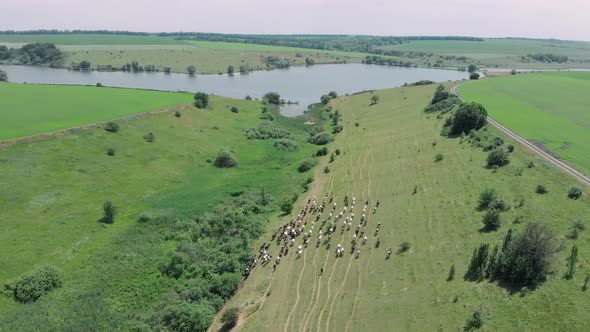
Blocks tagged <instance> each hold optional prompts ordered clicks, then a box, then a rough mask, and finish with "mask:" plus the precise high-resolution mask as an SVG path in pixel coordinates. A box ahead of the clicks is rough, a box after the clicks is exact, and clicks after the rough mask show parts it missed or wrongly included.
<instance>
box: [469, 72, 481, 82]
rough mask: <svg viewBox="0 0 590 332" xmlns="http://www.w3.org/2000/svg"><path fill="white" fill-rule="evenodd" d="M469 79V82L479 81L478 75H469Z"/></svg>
mask: <svg viewBox="0 0 590 332" xmlns="http://www.w3.org/2000/svg"><path fill="white" fill-rule="evenodd" d="M469 79H470V80H478V79H479V73H473V74H469Z"/></svg>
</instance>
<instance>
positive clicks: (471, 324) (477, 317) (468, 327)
mask: <svg viewBox="0 0 590 332" xmlns="http://www.w3.org/2000/svg"><path fill="white" fill-rule="evenodd" d="M482 326H483V318H482V317H481V312H480V311H479V310H475V311H474V312H473V315H472V316H471V318H469V319H468V320H467V322H466V323H465V326H464V327H463V331H465V332H469V331H473V330H477V329H480V328H481V327H482Z"/></svg>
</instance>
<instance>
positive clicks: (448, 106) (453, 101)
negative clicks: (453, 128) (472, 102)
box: [424, 97, 461, 114]
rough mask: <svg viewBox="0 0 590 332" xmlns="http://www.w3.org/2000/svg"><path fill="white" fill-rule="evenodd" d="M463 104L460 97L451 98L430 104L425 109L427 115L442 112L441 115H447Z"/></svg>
mask: <svg viewBox="0 0 590 332" xmlns="http://www.w3.org/2000/svg"><path fill="white" fill-rule="evenodd" d="M459 104H461V99H459V98H458V97H449V98H447V99H444V100H442V101H439V102H437V103H434V104H430V105H428V106H426V107H425V108H424V112H425V113H434V112H440V113H441V114H446V113H448V112H450V111H452V110H453V108H455V106H457V105H459Z"/></svg>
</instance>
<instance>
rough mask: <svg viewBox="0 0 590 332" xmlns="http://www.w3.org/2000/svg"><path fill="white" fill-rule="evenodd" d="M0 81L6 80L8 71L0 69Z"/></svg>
mask: <svg viewBox="0 0 590 332" xmlns="http://www.w3.org/2000/svg"><path fill="white" fill-rule="evenodd" d="M0 82H8V73H6V72H5V71H4V70H2V69H0Z"/></svg>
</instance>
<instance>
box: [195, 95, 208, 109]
mask: <svg viewBox="0 0 590 332" xmlns="http://www.w3.org/2000/svg"><path fill="white" fill-rule="evenodd" d="M194 99H195V107H196V108H207V107H208V106H209V95H208V94H206V93H204V92H197V93H195V97H194Z"/></svg>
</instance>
